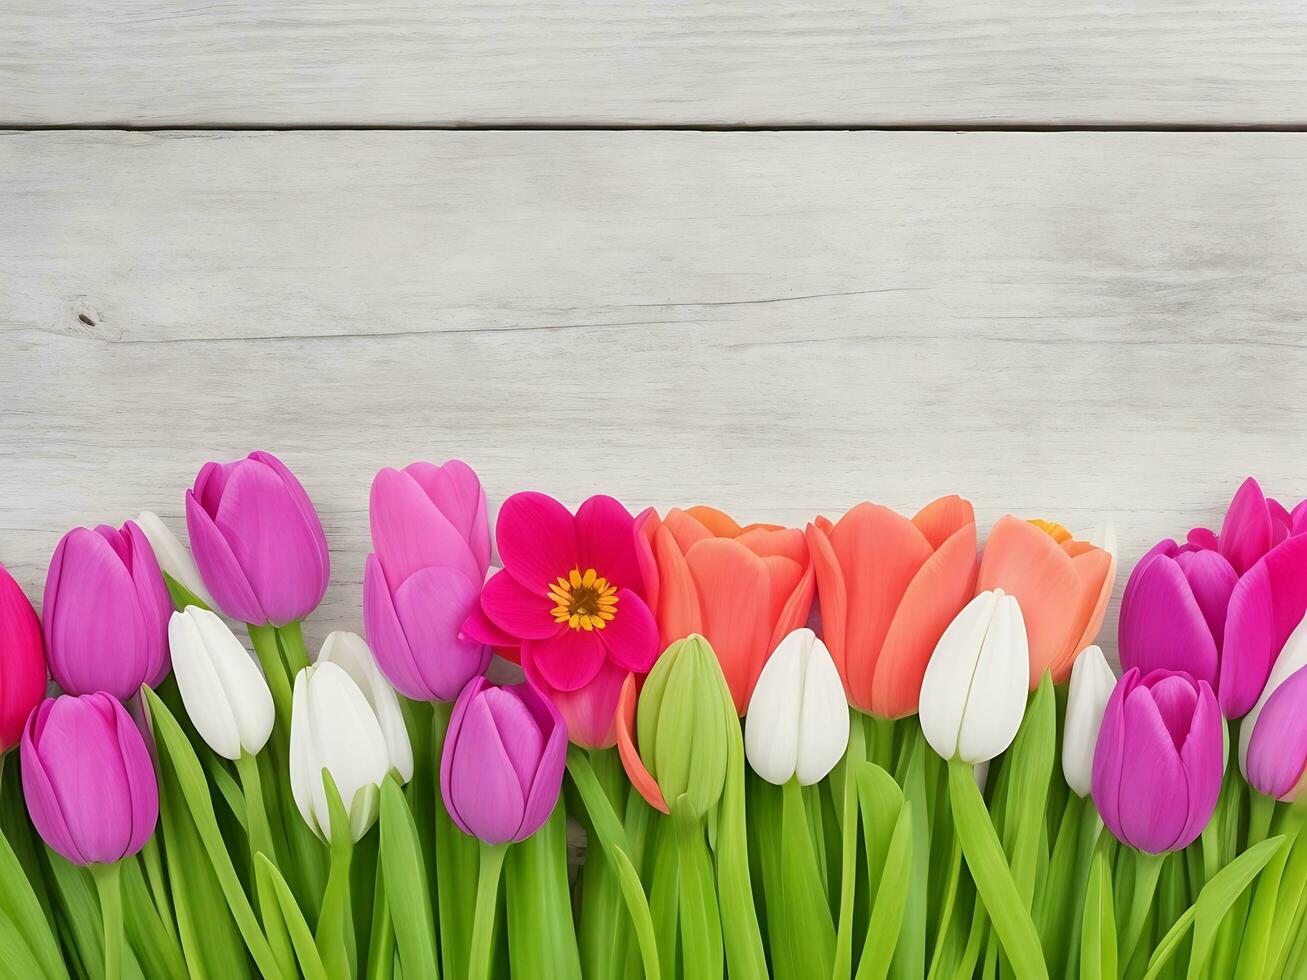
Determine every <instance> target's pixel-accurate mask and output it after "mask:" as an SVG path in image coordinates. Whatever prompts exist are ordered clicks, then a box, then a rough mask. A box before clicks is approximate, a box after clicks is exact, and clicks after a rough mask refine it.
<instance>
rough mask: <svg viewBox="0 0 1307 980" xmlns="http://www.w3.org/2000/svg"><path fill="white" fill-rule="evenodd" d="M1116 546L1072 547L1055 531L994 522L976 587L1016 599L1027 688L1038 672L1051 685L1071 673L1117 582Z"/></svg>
mask: <svg viewBox="0 0 1307 980" xmlns="http://www.w3.org/2000/svg"><path fill="white" fill-rule="evenodd" d="M1115 550H1116V546H1115V541H1114V540H1112V535H1111V531H1110V529H1109V531H1108V540H1107V541H1106V542H1105V546H1104V547H1100V546H1098V545H1095V544H1090V543H1089V542H1086V541H1077V540H1076V539H1074V538H1073V537H1072V536H1071V533H1070V532H1069V531H1067V530H1066V529H1065V528H1064V527H1062V526H1061V525H1060V524H1051V523H1048V522H1046V521H1023V520H1020V519H1019V518H1016V517H1013V516H1012V515H1010V514H1009V515H1006V516H1004V517H1001V518H999V520H998V523H996V524H995V525H994V527H993V529H992V530H990V532H989V539H988V540H987V541H986V542H985V554H984V557H983V558H982V559H981V562H980V575H979V577H978V578H977V580H976V588H977V589H980V590H982V591H983V590H987V589H998V588H1001V589H1002V590H1003V591H1004V592H1008V593H1011V594H1012V595H1014V596H1016V598H1017V601H1018V602H1020V603H1021V612H1022V614H1023V615H1024V617H1025V621H1026V631H1027V633H1028V634H1029V642H1030V688H1031V690H1034V689H1035V688H1036V687H1038V686H1039V682H1040V680H1041V679H1042V678H1043V676H1044V671H1046V670H1047V671H1050V672H1051V673H1052V675H1053V682H1054V683H1061V682H1062V681H1064V680H1066V678H1067V676H1068V675H1069V674H1070V673H1071V664H1072V663H1073V662H1074V660H1075V658H1076V654H1078V653H1079V652H1080V651H1081V650H1083V649H1084V648H1085V647H1087V646H1088V645H1089V644H1091V643H1093V642H1094V638H1095V637H1096V636H1097V635H1098V628H1099V627H1100V626H1102V624H1103V616H1104V614H1105V613H1106V612H1107V602H1108V600H1109V599H1110V598H1111V597H1112V585H1113V582H1114V581H1115V579H1116V554H1115Z"/></svg>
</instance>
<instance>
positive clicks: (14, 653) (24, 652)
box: [0, 565, 45, 752]
mask: <svg viewBox="0 0 1307 980" xmlns="http://www.w3.org/2000/svg"><path fill="white" fill-rule="evenodd" d="M44 696H45V649H44V647H43V646H42V643H41V624H40V623H39V622H38V621H37V618H36V610H34V609H33V608H32V604H31V603H30V602H29V601H28V600H27V596H26V595H25V594H24V593H23V590H22V589H21V588H19V586H18V583H17V582H15V581H14V578H13V576H12V575H10V574H9V572H8V570H7V569H6V568H5V567H4V566H3V565H0V752H8V751H9V750H10V749H11V748H13V747H14V746H15V745H17V744H18V740H19V738H21V737H22V734H23V726H24V725H26V724H27V716H28V715H30V714H31V713H32V711H33V710H34V709H35V708H36V706H37V705H38V704H40V703H41V698H42V697H44Z"/></svg>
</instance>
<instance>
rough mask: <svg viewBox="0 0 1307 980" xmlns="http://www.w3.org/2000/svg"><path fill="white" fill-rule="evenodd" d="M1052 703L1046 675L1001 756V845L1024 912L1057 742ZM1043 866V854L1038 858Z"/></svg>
mask: <svg viewBox="0 0 1307 980" xmlns="http://www.w3.org/2000/svg"><path fill="white" fill-rule="evenodd" d="M1056 725H1057V699H1056V696H1055V695H1054V693H1053V679H1052V677H1051V676H1050V675H1049V673H1048V672H1047V671H1045V672H1044V677H1043V679H1042V680H1041V681H1040V684H1039V688H1038V689H1037V690H1036V691H1035V694H1034V697H1032V698H1031V699H1030V703H1029V704H1028V705H1027V707H1026V714H1025V717H1024V718H1023V719H1022V721H1021V727H1020V729H1018V731H1017V736H1016V738H1015V739H1014V740H1013V742H1012V747H1011V749H1009V750H1008V752H1007V754H1006V755H1004V757H1003V770H1004V772H1005V773H1006V775H1007V787H1006V794H1007V795H1006V798H1005V800H1004V808H1005V814H1004V821H1003V844H1004V850H1005V851H1006V852H1007V854H1008V856H1009V858H1010V859H1011V865H1012V877H1013V880H1014V881H1015V882H1016V885H1017V890H1018V891H1019V892H1020V894H1021V898H1022V901H1023V902H1024V903H1025V906H1026V908H1030V906H1031V901H1032V899H1033V898H1034V894H1035V876H1036V873H1037V871H1038V868H1039V864H1040V855H1039V848H1040V842H1041V839H1042V835H1041V833H1040V830H1041V825H1042V824H1044V823H1045V817H1044V804H1045V803H1046V801H1047V799H1048V784H1049V780H1050V779H1051V778H1052V774H1053V746H1054V744H1055V742H1056V738H1057V735H1056ZM1043 860H1044V861H1047V860H1048V857H1047V852H1045V854H1044V856H1043Z"/></svg>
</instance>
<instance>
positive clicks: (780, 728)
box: [744, 630, 848, 786]
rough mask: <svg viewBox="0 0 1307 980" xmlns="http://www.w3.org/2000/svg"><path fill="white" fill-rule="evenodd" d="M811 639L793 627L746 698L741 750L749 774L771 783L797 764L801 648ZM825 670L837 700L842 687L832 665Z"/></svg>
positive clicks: (788, 776)
mask: <svg viewBox="0 0 1307 980" xmlns="http://www.w3.org/2000/svg"><path fill="white" fill-rule="evenodd" d="M816 642H817V638H816V636H815V634H813V632H812V631H811V630H795V631H794V632H793V633H791V634H790V635H789V636H787V637H785V639H783V640H781V642H780V645H779V646H778V647H776V649H775V650H773V651H772V654H771V656H770V657H768V658H767V662H766V663H765V664H763V667H762V671H761V672H760V673H759V674H758V683H757V684H756V685H755V686H754V689H753V694H752V696H751V697H750V698H749V705H748V714H747V715H746V716H745V719H744V754H745V756H746V757H747V758H748V760H749V765H750V766H751V767H752V768H753V771H754V772H756V773H757V774H758V775H759V776H761V777H762V778H763V779H765V780H767V782H769V783H773V784H775V785H777V786H782V785H784V784H785V783H786V782H788V781H789V780H790V779H791V777H793V776H794V771H795V768H796V766H797V765H798V758H799V726H800V712H801V710H802V702H803V681H804V669H803V665H804V660H805V654H806V650H805V647H811V646H812V644H814V643H816ZM829 656H830V655H829V654H827V659H828V660H829ZM831 674H832V675H833V676H834V677H835V682H836V685H837V686H838V687H839V690H840V695H841V700H842V699H843V693H844V687H843V685H842V684H840V682H839V674H837V673H836V672H835V665H834V664H833V663H832V664H831ZM847 714H848V713H847V712H845V716H846V717H847ZM846 741H847V738H846Z"/></svg>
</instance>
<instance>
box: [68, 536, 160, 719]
mask: <svg viewBox="0 0 1307 980" xmlns="http://www.w3.org/2000/svg"><path fill="white" fill-rule="evenodd" d="M43 611H44V619H45V622H44V629H45V648H46V653H47V655H48V657H49V660H50V673H51V674H53V675H54V679H55V680H56V681H58V682H59V686H60V687H61V688H63V690H64V692H65V693H67V694H92V693H94V692H96V691H107V692H109V693H110V694H112V695H113V696H114V697H116V698H118V699H120V700H126V699H127V698H130V697H132V696H133V695H134V694H136V692H137V691H139V690H140V687H141V685H142V684H150V685H154V684H157V683H158V682H159V681H160V680H161V679H162V678H163V677H164V675H165V674H167V672H168V643H167V640H168V616H169V615H170V614H171V612H172V599H171V598H170V597H169V595H168V588H167V586H166V585H164V582H163V575H162V574H161V573H160V572H159V565H158V563H157V562H156V561H155V558H154V552H153V551H152V550H151V548H150V542H149V541H148V540H147V539H146V537H145V534H144V532H142V531H141V529H140V528H139V527H137V526H136V523H135V522H134V521H128V522H127V523H126V524H124V525H123V526H122V528H121V529H118V530H115V529H114V528H111V527H108V526H105V525H101V526H99V527H97V528H96V529H95V530H94V531H92V530H90V529H89V528H84V527H75V528H73V529H72V530H71V531H69V532H68V533H67V534H65V535H64V536H63V537H62V538H61V539H60V540H59V545H58V547H56V548H55V552H54V557H53V558H51V559H50V571H49V574H47V576H46V579H45V600H44V609H43Z"/></svg>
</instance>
